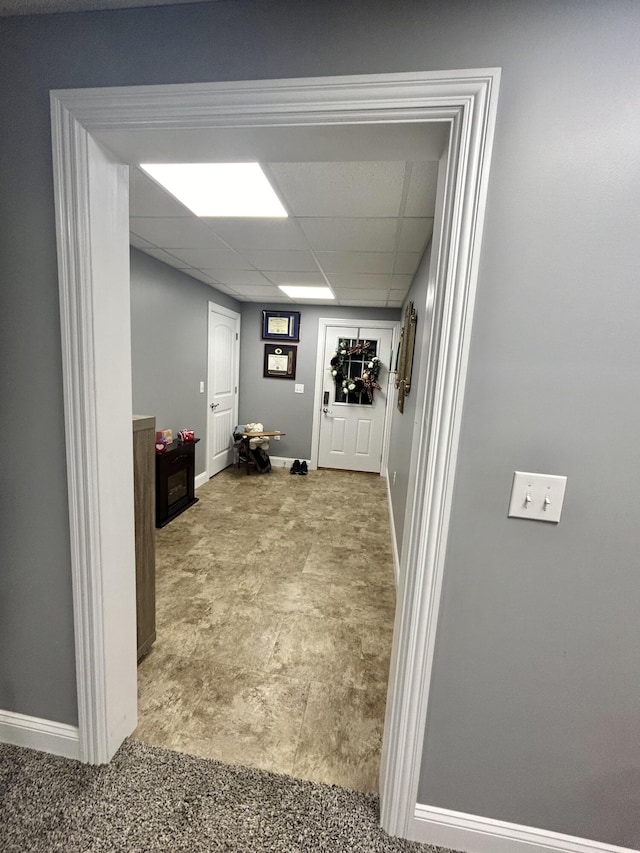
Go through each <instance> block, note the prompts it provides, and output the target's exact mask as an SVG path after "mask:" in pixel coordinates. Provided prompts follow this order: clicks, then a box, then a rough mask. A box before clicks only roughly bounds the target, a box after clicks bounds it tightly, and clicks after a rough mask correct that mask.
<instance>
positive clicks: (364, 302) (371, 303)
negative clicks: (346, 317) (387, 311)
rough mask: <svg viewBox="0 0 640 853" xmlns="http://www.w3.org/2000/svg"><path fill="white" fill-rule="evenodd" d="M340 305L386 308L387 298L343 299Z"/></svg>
mask: <svg viewBox="0 0 640 853" xmlns="http://www.w3.org/2000/svg"><path fill="white" fill-rule="evenodd" d="M340 305H344V306H345V307H346V306H351V307H353V308H365V307H369V308H386V307H387V302H386V300H378V301H375V300H371V299H344V300H343V299H341V300H340Z"/></svg>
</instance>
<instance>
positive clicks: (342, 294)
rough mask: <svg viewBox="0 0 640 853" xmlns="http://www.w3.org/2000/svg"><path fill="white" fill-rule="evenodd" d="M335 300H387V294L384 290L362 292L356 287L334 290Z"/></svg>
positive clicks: (362, 290)
mask: <svg viewBox="0 0 640 853" xmlns="http://www.w3.org/2000/svg"><path fill="white" fill-rule="evenodd" d="M334 293H335V295H336V299H339V300H340V301H341V302H342V300H343V299H378V300H379V299H387V298H388V297H389V293H388V292H387V291H386V290H368V289H367V290H364V289H362V288H357V287H353V288H352V287H345V288H337V287H336V288H335V289H334Z"/></svg>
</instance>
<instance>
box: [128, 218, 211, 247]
mask: <svg viewBox="0 0 640 853" xmlns="http://www.w3.org/2000/svg"><path fill="white" fill-rule="evenodd" d="M130 228H131V231H132V232H133V233H134V234H137V235H138V237H142V238H143V239H144V240H148V241H149V242H150V243H153V245H154V246H162V247H163V248H165V249H203V248H207V249H218V250H222V251H228V247H227V246H226V245H225V244H224V243H223V242H222V240H219V239H218V238H217V237H216V235H215V234H214V233H213V231H212V230H211V228H208V227H207V226H206V225H203V223H202V220H200V219H197V218H195V217H193V216H188V217H187V216H182V217H175V216H170V217H165V218H150V217H144V218H141V217H131V220H130Z"/></svg>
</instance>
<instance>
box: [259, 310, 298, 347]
mask: <svg viewBox="0 0 640 853" xmlns="http://www.w3.org/2000/svg"><path fill="white" fill-rule="evenodd" d="M262 340H263V341H296V342H297V341H299V340H300V312H299V311H263V312H262Z"/></svg>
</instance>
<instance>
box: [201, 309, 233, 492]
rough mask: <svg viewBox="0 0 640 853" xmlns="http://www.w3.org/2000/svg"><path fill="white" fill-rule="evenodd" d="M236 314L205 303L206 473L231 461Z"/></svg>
mask: <svg viewBox="0 0 640 853" xmlns="http://www.w3.org/2000/svg"><path fill="white" fill-rule="evenodd" d="M239 338H240V315H239V314H236V313H235V311H228V310H227V309H226V308H221V307H220V306H218V305H215V306H214V305H212V304H211V303H209V369H208V382H207V385H208V417H207V474H208V476H209V477H213V475H214V474H217V473H218V472H219V471H222V470H223V469H224V468H227V467H228V466H229V465H231V463H232V462H233V444H232V437H231V436H232V432H233V427H234V426H235V424H236V421H237V418H238V366H239V351H240V346H239V344H240V341H239Z"/></svg>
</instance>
